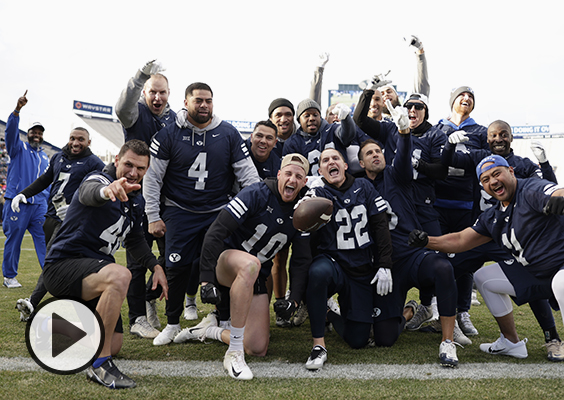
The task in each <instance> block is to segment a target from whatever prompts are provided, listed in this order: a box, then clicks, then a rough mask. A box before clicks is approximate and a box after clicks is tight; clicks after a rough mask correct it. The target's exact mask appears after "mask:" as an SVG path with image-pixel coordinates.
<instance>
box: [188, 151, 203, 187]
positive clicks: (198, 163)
mask: <svg viewBox="0 0 564 400" xmlns="http://www.w3.org/2000/svg"><path fill="white" fill-rule="evenodd" d="M207 157H208V155H207V153H200V154H198V157H196V159H195V160H194V162H193V163H192V166H191V167H190V170H189V171H188V177H190V178H196V179H197V181H196V185H195V187H194V188H195V189H196V190H205V189H206V178H207V177H208V171H207V170H206V165H207V164H206V160H207Z"/></svg>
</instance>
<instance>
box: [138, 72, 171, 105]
mask: <svg viewBox="0 0 564 400" xmlns="http://www.w3.org/2000/svg"><path fill="white" fill-rule="evenodd" d="M169 94H170V90H169V89H168V82H167V80H166V79H165V78H164V77H163V76H160V75H153V76H151V78H150V79H149V80H148V81H147V82H146V83H145V86H144V87H143V95H144V96H145V102H146V103H147V107H149V110H151V112H152V113H153V114H155V115H161V114H162V113H163V112H164V110H165V108H166V104H167V102H168V95H169Z"/></svg>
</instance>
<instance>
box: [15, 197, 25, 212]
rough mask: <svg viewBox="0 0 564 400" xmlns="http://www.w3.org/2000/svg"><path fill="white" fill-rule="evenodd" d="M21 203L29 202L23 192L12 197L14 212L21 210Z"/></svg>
mask: <svg viewBox="0 0 564 400" xmlns="http://www.w3.org/2000/svg"><path fill="white" fill-rule="evenodd" d="M20 203H26V204H27V199H26V198H25V196H24V195H23V194H21V193H20V194H18V195H17V196H16V197H14V198H13V199H12V211H13V212H17V213H19V212H20Z"/></svg>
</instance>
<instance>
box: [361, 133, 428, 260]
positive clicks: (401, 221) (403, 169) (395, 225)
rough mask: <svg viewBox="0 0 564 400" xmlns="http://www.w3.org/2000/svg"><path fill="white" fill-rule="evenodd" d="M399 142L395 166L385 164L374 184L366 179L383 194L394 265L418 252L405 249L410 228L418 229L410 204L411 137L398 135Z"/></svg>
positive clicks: (411, 195) (411, 198)
mask: <svg viewBox="0 0 564 400" xmlns="http://www.w3.org/2000/svg"><path fill="white" fill-rule="evenodd" d="M398 139H399V140H398V142H397V153H396V157H395V158H394V165H388V164H386V167H385V168H384V170H383V171H382V172H380V173H379V174H378V176H377V177H376V179H374V181H370V179H368V178H366V180H367V181H368V182H372V183H373V184H374V186H375V187H376V189H377V190H378V192H379V193H381V194H382V197H383V198H384V201H385V203H386V206H387V211H386V212H387V213H388V219H389V229H390V234H391V236H392V244H393V255H392V259H393V261H394V263H396V262H397V261H398V260H401V259H405V258H409V257H411V256H412V255H413V254H414V253H417V252H418V251H420V249H418V248H414V247H410V246H408V244H407V238H408V236H409V233H410V232H411V231H412V230H413V229H421V225H420V224H419V220H418V219H417V212H416V209H415V202H414V201H413V187H412V184H413V174H412V167H411V137H410V136H409V135H400V136H399V138H398Z"/></svg>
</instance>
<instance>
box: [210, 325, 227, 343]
mask: <svg viewBox="0 0 564 400" xmlns="http://www.w3.org/2000/svg"><path fill="white" fill-rule="evenodd" d="M224 330H225V328H222V327H220V326H208V329H206V333H205V336H206V338H208V339H213V340H218V341H220V342H223V340H222V339H221V333H222V332H223V331H224Z"/></svg>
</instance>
